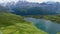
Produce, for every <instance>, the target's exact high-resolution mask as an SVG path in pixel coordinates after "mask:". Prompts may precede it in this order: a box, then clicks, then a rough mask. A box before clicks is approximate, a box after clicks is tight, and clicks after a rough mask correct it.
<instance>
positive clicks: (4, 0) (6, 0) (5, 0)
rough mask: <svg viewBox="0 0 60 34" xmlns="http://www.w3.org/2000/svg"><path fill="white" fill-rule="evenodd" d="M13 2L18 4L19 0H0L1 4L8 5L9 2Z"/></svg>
mask: <svg viewBox="0 0 60 34" xmlns="http://www.w3.org/2000/svg"><path fill="white" fill-rule="evenodd" d="M11 1H14V2H17V1H18V0H0V3H4V2H5V3H7V2H11Z"/></svg>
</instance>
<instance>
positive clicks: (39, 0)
mask: <svg viewBox="0 0 60 34" xmlns="http://www.w3.org/2000/svg"><path fill="white" fill-rule="evenodd" d="M11 1H14V2H17V1H18V0H0V3H4V2H5V3H6V2H11ZM21 1H28V2H39V3H40V2H46V1H55V2H60V0H21Z"/></svg>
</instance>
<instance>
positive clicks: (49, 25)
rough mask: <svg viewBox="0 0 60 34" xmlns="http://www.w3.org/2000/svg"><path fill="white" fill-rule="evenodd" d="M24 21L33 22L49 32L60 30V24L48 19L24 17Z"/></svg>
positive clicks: (51, 33) (54, 33) (53, 32)
mask: <svg viewBox="0 0 60 34" xmlns="http://www.w3.org/2000/svg"><path fill="white" fill-rule="evenodd" d="M24 19H25V20H26V21H29V22H33V24H34V25H35V26H36V27H37V28H39V29H42V30H44V31H46V32H48V33H49V34H56V33H57V32H60V24H57V23H53V22H52V21H50V20H45V19H36V18H24Z"/></svg>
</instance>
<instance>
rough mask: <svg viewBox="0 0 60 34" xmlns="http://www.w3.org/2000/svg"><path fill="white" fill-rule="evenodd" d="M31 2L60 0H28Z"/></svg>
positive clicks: (57, 0)
mask: <svg viewBox="0 0 60 34" xmlns="http://www.w3.org/2000/svg"><path fill="white" fill-rule="evenodd" d="M26 1H29V2H46V1H55V2H60V0H26Z"/></svg>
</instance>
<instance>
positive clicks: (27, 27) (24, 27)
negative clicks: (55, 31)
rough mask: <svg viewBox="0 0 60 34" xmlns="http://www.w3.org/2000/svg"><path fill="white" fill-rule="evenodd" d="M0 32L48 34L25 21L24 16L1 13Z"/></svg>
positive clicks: (5, 33) (7, 33)
mask: <svg viewBox="0 0 60 34" xmlns="http://www.w3.org/2000/svg"><path fill="white" fill-rule="evenodd" d="M0 31H1V32H0V34H1V33H2V34H47V33H46V32H44V31H42V30H40V29H38V28H36V27H35V26H34V25H33V24H32V23H30V22H26V21H25V20H23V17H22V16H18V15H14V14H11V13H0Z"/></svg>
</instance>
